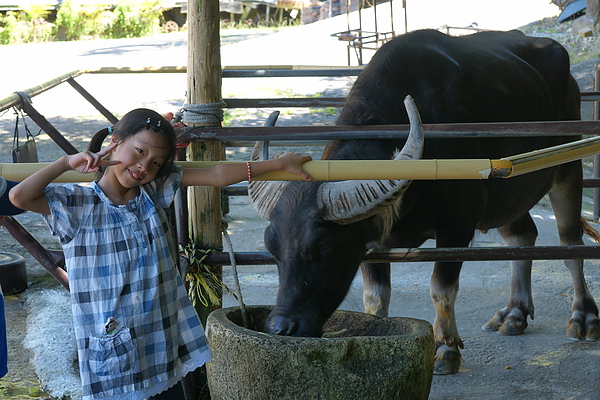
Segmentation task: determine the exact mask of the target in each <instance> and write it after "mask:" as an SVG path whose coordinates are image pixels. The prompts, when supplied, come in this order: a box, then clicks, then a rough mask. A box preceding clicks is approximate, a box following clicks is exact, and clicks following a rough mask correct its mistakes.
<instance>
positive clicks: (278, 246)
mask: <svg viewBox="0 0 600 400" xmlns="http://www.w3.org/2000/svg"><path fill="white" fill-rule="evenodd" d="M405 106H406V108H407V112H408V115H409V120H410V124H411V128H410V133H409V137H408V140H407V141H406V143H405V145H404V147H403V149H402V150H401V151H399V152H397V153H396V155H395V157H394V159H397V160H409V159H419V158H420V157H421V154H422V151H423V129H422V126H421V121H420V117H419V114H418V111H417V109H416V106H415V104H414V102H413V100H412V98H410V97H407V98H406V100H405ZM261 150H262V143H261V142H259V143H257V144H256V146H255V148H254V152H253V156H252V157H253V160H259V159H261V158H262V156H261V154H262V152H261ZM409 183H410V181H405V180H378V181H339V182H316V181H313V182H265V181H262V182H261V181H254V182H252V183H251V184H250V187H249V195H250V199H251V201H252V204H253V206H254V208H255V209H256V211H257V212H258V213H259V214H261V215H262V216H263V217H265V218H267V219H269V221H270V224H269V226H268V227H267V229H266V231H265V244H266V246H267V249H268V250H269V251H270V252H271V254H272V255H273V256H274V257H275V259H276V260H277V267H278V270H279V292H278V295H277V304H276V305H275V308H274V310H273V311H272V313H271V314H270V316H269V318H268V319H267V322H266V326H265V331H266V332H270V333H275V334H280V335H294V336H320V335H321V329H322V326H323V324H324V322H325V321H326V320H327V318H329V316H330V315H331V314H332V313H333V312H334V311H335V309H336V308H337V307H338V305H339V304H340V303H341V302H342V300H343V299H344V297H345V295H346V293H347V291H348V289H349V287H350V284H351V282H352V279H353V278H354V275H355V274H356V271H357V269H358V266H359V265H360V262H361V260H362V258H363V256H364V254H365V251H366V249H367V245H368V243H369V242H372V241H375V240H378V239H380V238H381V237H383V236H384V235H385V233H386V231H387V230H388V229H389V228H390V221H393V219H394V217H393V216H394V215H397V213H398V207H399V206H398V204H399V200H400V197H401V195H402V193H403V192H404V190H405V189H406V188H407V187H408V185H409Z"/></svg>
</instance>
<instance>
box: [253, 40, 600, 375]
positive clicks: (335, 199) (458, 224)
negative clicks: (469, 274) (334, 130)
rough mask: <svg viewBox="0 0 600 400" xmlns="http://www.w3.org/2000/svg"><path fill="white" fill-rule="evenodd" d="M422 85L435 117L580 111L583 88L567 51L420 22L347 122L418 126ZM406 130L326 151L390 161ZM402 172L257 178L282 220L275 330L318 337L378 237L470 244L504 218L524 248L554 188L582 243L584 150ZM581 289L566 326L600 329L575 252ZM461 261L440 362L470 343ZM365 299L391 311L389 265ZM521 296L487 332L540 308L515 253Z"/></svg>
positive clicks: (442, 285)
mask: <svg viewBox="0 0 600 400" xmlns="http://www.w3.org/2000/svg"><path fill="white" fill-rule="evenodd" d="M407 95H412V96H413V97H414V100H415V102H416V104H417V107H418V109H419V111H420V114H421V117H422V120H423V122H424V123H457V122H463V123H470V122H471V123H475V122H504V121H551V120H577V119H579V118H580V93H579V89H578V86H577V83H576V82H575V80H574V79H573V77H572V76H571V74H570V72H569V57H568V54H567V52H566V51H565V49H564V48H563V47H562V46H561V45H560V44H558V43H557V42H555V41H553V40H551V39H548V38H533V37H527V36H525V35H523V34H522V33H520V32H518V31H510V32H480V33H476V34H473V35H468V36H462V37H450V36H447V35H444V34H442V33H440V32H437V31H433V30H422V31H415V32H412V33H409V34H406V35H403V36H400V37H397V38H395V39H393V40H392V41H390V42H388V43H387V44H385V45H384V46H382V47H381V48H380V49H379V50H378V51H377V53H376V54H375V55H374V56H373V58H372V60H371V61H370V63H369V64H368V65H367V66H366V67H365V69H364V71H363V72H362V73H361V74H360V76H359V77H358V78H357V80H356V82H355V84H354V85H353V87H352V89H351V91H350V93H349V95H348V98H347V100H346V103H345V105H344V107H343V109H342V111H341V114H340V116H339V119H338V121H337V123H338V124H341V125H364V124H372V125H383V124H403V123H407V122H408V120H407V113H406V111H405V109H404V107H403V106H402V100H403V99H404V98H405V96H407ZM572 140H575V139H574V138H573V137H570V138H569V137H551V136H547V137H536V138H523V139H521V138H519V139H515V138H478V139H461V138H455V139H443V138H438V139H426V140H425V145H424V151H423V158H425V159H435V158H437V159H444V158H491V159H494V158H501V157H504V156H508V155H514V154H520V153H524V152H527V151H530V150H533V149H538V148H544V147H549V146H553V145H557V144H560V143H565V142H568V141H572ZM403 144H404V140H342V141H334V142H331V143H328V145H327V147H326V149H325V152H324V155H323V158H326V159H332V160H335V159H389V158H391V157H393V154H394V152H395V150H396V149H397V148H401V147H402V146H403ZM401 187H402V188H404V189H406V186H405V185H403V184H398V183H397V182H394V181H363V182H352V181H342V182H325V183H324V182H290V183H287V184H285V183H264V182H262V183H259V182H255V183H254V185H253V187H251V192H250V194H251V198H252V201H253V202H254V203H255V204H257V205H258V207H256V208H257V210H259V211H260V212H261V213H262V215H263V216H265V217H266V218H268V219H269V220H270V224H269V226H268V228H267V229H266V231H265V243H266V246H267V248H268V250H269V251H270V252H271V253H272V254H273V256H274V257H275V258H276V259H277V266H278V269H279V279H280V283H279V293H278V296H277V304H276V306H275V308H274V310H273V312H272V313H271V315H270V316H269V318H268V320H267V326H266V328H265V329H266V330H267V331H268V332H271V333H276V334H281V335H295V336H319V335H320V334H321V327H322V324H323V322H324V321H325V320H326V319H327V318H328V317H329V316H330V314H331V313H332V312H333V311H334V310H335V309H336V307H337V306H338V305H339V304H340V302H341V301H342V300H343V298H344V296H345V295H346V293H347V291H348V289H349V286H350V284H351V281H352V279H353V277H354V275H355V274H356V271H357V269H358V266H359V265H360V264H361V259H362V257H363V256H364V253H365V251H366V250H367V249H370V248H394V247H402V248H405V247H417V246H420V245H421V244H422V243H423V242H424V241H425V240H427V239H435V240H436V245H437V247H466V246H468V245H469V242H470V241H471V240H472V238H473V236H474V232H475V230H482V231H485V230H488V229H491V228H497V229H498V231H499V232H500V234H501V236H502V237H503V239H504V240H505V242H506V243H507V244H509V245H513V246H532V245H534V244H535V240H536V237H537V230H536V227H535V224H534V222H533V220H532V218H531V216H530V215H529V210H530V209H531V208H532V207H533V206H534V205H535V204H536V203H537V202H538V201H539V200H540V198H542V196H544V195H545V194H546V193H548V194H549V197H550V200H551V204H552V207H553V209H554V213H555V215H556V220H557V224H558V231H559V236H560V243H561V244H563V245H577V244H583V241H582V234H583V231H584V229H587V228H589V225H587V224H586V223H585V222H584V221H583V220H582V219H581V196H582V167H581V163H580V162H579V161H577V162H571V163H568V164H563V165H561V166H558V167H553V168H547V169H544V170H540V171H537V172H534V173H530V174H525V175H521V176H519V177H515V178H510V179H501V180H500V179H499V180H481V181H479V180H477V181H475V180H452V181H449V180H448V181H443V180H440V181H413V182H411V183H410V186H408V188H407V189H406V190H405V191H404V193H403V194H402V195H401V196H398V194H397V193H395V192H396V190H397V189H398V188H401ZM565 264H566V266H567V268H568V269H569V271H570V273H571V275H572V277H573V283H574V288H575V294H574V300H573V313H572V316H571V319H570V320H569V321H568V324H567V337H568V338H569V339H571V340H590V341H595V340H598V339H599V338H600V320H599V319H598V308H597V306H596V304H595V302H594V299H593V297H592V296H591V295H590V293H589V291H588V289H587V286H586V283H585V280H584V276H583V271H582V269H583V266H582V264H583V263H582V260H566V261H565ZM461 266H462V263H461V262H437V263H435V267H434V270H433V274H432V277H431V288H430V292H431V298H432V300H433V304H434V307H435V311H436V317H435V322H434V326H433V328H434V334H435V340H436V361H435V373H437V374H450V373H455V372H457V371H458V370H459V368H460V363H461V355H460V349H459V348H463V342H462V340H461V338H460V335H459V333H458V329H457V326H456V321H455V314H454V303H455V299H456V296H457V292H458V286H459V284H458V282H459V274H460V270H461ZM361 268H362V273H363V277H364V284H365V288H364V296H363V301H364V306H365V310H366V312H368V313H372V314H376V315H379V316H386V315H387V312H388V305H389V300H390V266H389V264H369V263H363V264H362V265H361ZM511 272H512V277H511V294H510V299H509V301H508V304H507V306H506V307H504V308H502V309H501V310H499V311H498V312H496V314H495V315H494V316H493V317H492V318H491V320H490V321H489V322H487V323H486V324H485V325H484V329H486V330H491V331H499V332H501V333H503V334H508V335H516V334H520V333H522V332H523V330H524V329H525V328H526V327H527V317H528V316H530V317H531V318H533V315H534V307H533V301H532V295H531V261H514V262H512V263H511Z"/></svg>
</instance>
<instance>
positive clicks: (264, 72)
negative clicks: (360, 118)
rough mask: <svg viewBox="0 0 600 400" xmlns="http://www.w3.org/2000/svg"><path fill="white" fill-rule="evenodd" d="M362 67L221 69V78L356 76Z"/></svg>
mask: <svg viewBox="0 0 600 400" xmlns="http://www.w3.org/2000/svg"><path fill="white" fill-rule="evenodd" d="M361 72H362V69H312V70H309V69H258V70H245V69H238V70H233V69H232V70H223V71H222V72H221V76H222V77H223V78H303V77H339V76H342V77H344V76H358V75H359V74H360V73H361Z"/></svg>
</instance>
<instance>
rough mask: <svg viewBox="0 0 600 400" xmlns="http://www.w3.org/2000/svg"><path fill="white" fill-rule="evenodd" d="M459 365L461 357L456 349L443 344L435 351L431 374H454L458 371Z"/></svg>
mask: <svg viewBox="0 0 600 400" xmlns="http://www.w3.org/2000/svg"><path fill="white" fill-rule="evenodd" d="M461 363H462V357H461V355H460V351H459V350H458V348H456V347H455V346H453V347H449V346H446V345H444V344H442V345H439V346H438V347H437V349H436V351H435V363H434V364H433V373H434V374H435V375H450V374H456V373H457V372H458V370H459V369H460V364H461Z"/></svg>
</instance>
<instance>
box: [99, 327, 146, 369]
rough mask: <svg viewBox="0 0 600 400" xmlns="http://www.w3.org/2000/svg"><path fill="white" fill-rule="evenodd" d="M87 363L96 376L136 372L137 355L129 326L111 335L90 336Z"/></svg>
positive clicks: (137, 366)
mask: <svg viewBox="0 0 600 400" xmlns="http://www.w3.org/2000/svg"><path fill="white" fill-rule="evenodd" d="M89 365H90V371H91V372H92V373H94V374H96V375H98V376H109V375H118V374H121V373H124V372H130V373H132V372H138V371H139V369H140V368H139V365H140V361H139V355H138V352H137V349H136V348H135V346H134V343H133V339H132V338H131V333H130V332H129V328H127V327H123V328H122V329H121V330H119V331H118V332H116V333H114V334H112V335H92V336H90V347H89Z"/></svg>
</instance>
